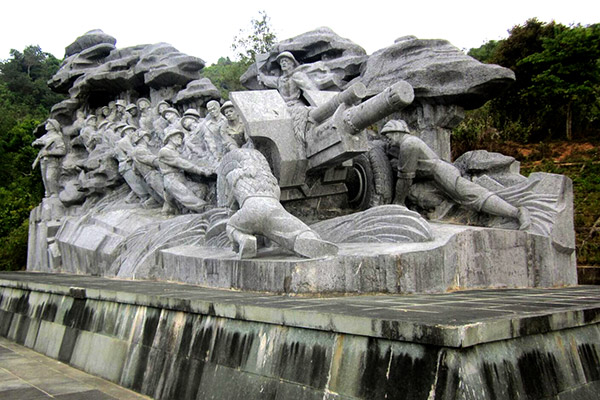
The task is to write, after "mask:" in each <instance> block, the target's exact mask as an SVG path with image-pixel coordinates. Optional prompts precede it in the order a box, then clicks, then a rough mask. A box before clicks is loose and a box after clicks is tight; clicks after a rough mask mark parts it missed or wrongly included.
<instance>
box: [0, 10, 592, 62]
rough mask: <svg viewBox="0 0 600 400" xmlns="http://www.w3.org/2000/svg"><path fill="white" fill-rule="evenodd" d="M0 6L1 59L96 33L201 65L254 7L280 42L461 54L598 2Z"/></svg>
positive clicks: (577, 16)
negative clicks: (408, 38)
mask: <svg viewBox="0 0 600 400" xmlns="http://www.w3.org/2000/svg"><path fill="white" fill-rule="evenodd" d="M1 9H2V17H1V18H0V59H7V58H8V57H9V51H10V49H11V48H15V49H17V50H19V51H22V50H23V49H24V48H25V46H27V45H30V44H37V45H40V46H41V48H42V50H44V51H46V52H49V53H52V54H54V55H55V56H56V57H58V58H62V57H63V56H64V48H65V47H66V46H68V45H69V44H70V43H72V42H73V41H74V40H75V39H76V38H77V37H78V36H81V35H82V34H84V33H85V32H87V31H89V30H92V29H102V30H103V31H104V32H105V33H107V34H109V35H112V36H114V37H115V38H116V39H117V47H127V46H133V45H137V44H146V43H158V42H167V43H170V44H172V45H173V46H175V47H176V48H177V49H178V50H180V51H182V52H184V53H187V54H189V55H192V56H196V57H200V58H202V59H203V60H204V61H206V63H207V65H210V64H212V63H215V62H216V61H217V60H218V59H219V57H221V56H233V54H232V51H231V43H232V42H233V37H234V36H236V35H237V34H238V33H239V31H240V29H242V28H249V27H250V20H251V19H252V18H258V16H259V15H258V11H260V10H264V11H266V13H267V15H268V16H269V17H270V18H271V27H272V28H273V30H274V31H275V33H276V34H277V37H278V39H279V40H283V39H287V38H290V37H294V36H296V35H299V34H301V33H303V32H307V31H310V30H313V29H315V28H317V27H320V26H328V27H330V28H331V29H333V31H335V32H336V33H337V34H338V35H340V36H342V37H345V38H348V39H350V40H352V41H353V42H355V43H357V44H358V45H360V46H362V47H363V48H365V50H366V51H367V53H369V54H371V53H373V52H374V51H376V50H378V49H381V48H384V47H386V46H388V45H390V44H392V43H393V42H394V40H395V39H396V38H398V37H401V36H405V35H414V36H417V37H419V38H421V39H439V38H441V39H447V40H449V41H450V42H451V43H452V44H454V45H455V46H457V47H458V48H461V49H467V50H468V49H470V48H472V47H479V46H480V45H482V44H483V43H485V42H486V41H488V40H492V39H496V40H497V39H502V38H506V37H507V36H508V33H507V30H508V29H510V28H511V27H512V26H514V25H517V24H523V23H524V22H525V21H526V20H527V19H529V18H533V17H537V18H538V19H539V20H541V21H544V22H548V21H551V20H555V21H557V22H560V23H563V24H565V25H569V24H572V23H581V24H583V25H587V24H592V23H598V22H600V1H598V0H585V1H584V0H570V1H565V0H543V1H542V0H498V1H493V2H492V1H486V0H478V1H475V0H455V1H449V0H445V1H441V0H425V1H416V0H415V1H411V2H408V1H402V0H400V1H398V0H396V1H389V0H388V1H380V0H366V1H362V2H361V1H352V0H345V1H326V0H320V1H315V0H304V1H297V2H294V1H291V0H279V1H273V0H247V1H233V0H231V1H227V0H211V1H206V0H196V1H187V0H180V1H161V2H158V1H149V0H146V1H137V0H134V1H130V0H120V1H114V0H103V1H96V2H87V1H83V0H78V1H71V0H55V1H51V0H45V1H39V0H29V1H27V0H13V1H10V3H8V2H3V4H2V6H1Z"/></svg>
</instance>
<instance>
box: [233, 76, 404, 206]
mask: <svg viewBox="0 0 600 400" xmlns="http://www.w3.org/2000/svg"><path fill="white" fill-rule="evenodd" d="M230 97H231V101H232V102H233V104H234V106H235V108H236V109H237V111H238V113H239V115H240V118H241V120H242V121H243V123H244V125H245V128H246V132H247V133H248V135H249V136H250V137H251V138H252V139H253V141H254V144H255V146H256V148H257V149H258V150H260V151H261V152H262V153H263V154H264V155H265V156H266V157H267V159H268V160H269V163H270V165H271V168H272V170H273V173H274V175H275V176H276V177H277V179H278V181H279V186H280V188H281V200H282V201H289V200H300V199H307V198H315V197H322V196H330V195H335V194H345V193H346V192H347V191H348V189H347V187H346V184H345V182H346V179H347V177H348V172H349V170H350V168H351V166H352V164H351V162H348V161H349V160H351V159H352V158H354V157H356V156H358V155H360V154H363V153H365V152H367V151H368V150H369V143H368V139H367V132H366V130H365V129H366V128H367V127H369V126H371V125H373V124H375V123H376V122H378V121H380V120H381V119H383V118H385V117H387V116H388V115H390V114H392V113H394V112H397V111H399V110H401V109H403V108H404V107H406V106H408V105H409V104H411V103H412V101H413V99H414V92H413V89H412V87H411V86H410V84H408V83H407V82H404V81H399V82H397V83H395V84H394V85H392V86H390V87H388V88H387V89H385V90H384V91H382V92H381V93H379V94H378V95H376V96H374V97H371V98H369V99H367V100H365V98H366V97H367V90H366V88H365V86H364V85H363V84H362V83H357V84H354V85H352V86H350V87H349V88H348V89H346V90H345V91H343V92H325V91H305V92H304V98H305V100H306V101H307V102H308V103H309V104H310V106H311V107H310V108H309V110H308V123H307V125H306V126H307V129H306V131H305V135H304V141H303V140H302V139H301V138H298V135H296V134H295V133H294V127H293V118H292V115H291V113H290V111H289V109H288V106H287V105H286V103H285V101H284V100H283V98H282V97H281V95H280V94H279V92H278V91H277V90H255V91H247V92H232V93H230Z"/></svg>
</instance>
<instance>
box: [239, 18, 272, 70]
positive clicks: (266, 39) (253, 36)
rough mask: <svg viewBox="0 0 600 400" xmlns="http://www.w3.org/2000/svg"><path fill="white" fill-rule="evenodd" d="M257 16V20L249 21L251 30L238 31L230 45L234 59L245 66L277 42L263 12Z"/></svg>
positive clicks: (269, 21) (269, 19)
mask: <svg viewBox="0 0 600 400" xmlns="http://www.w3.org/2000/svg"><path fill="white" fill-rule="evenodd" d="M258 15H259V17H258V18H252V20H250V25H251V29H250V30H245V29H240V32H239V34H238V35H237V36H235V37H234V38H233V44H232V45H231V49H232V50H233V51H234V53H235V55H236V57H237V58H239V60H240V61H242V62H243V63H245V64H246V65H247V66H249V65H250V64H252V63H253V62H254V59H255V57H256V55H257V54H262V53H266V52H268V51H269V50H270V49H271V47H273V44H275V42H276V41H277V35H276V34H275V33H274V32H273V29H272V28H271V18H269V16H268V15H267V13H266V12H265V11H259V12H258Z"/></svg>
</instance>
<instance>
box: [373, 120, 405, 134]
mask: <svg viewBox="0 0 600 400" xmlns="http://www.w3.org/2000/svg"><path fill="white" fill-rule="evenodd" d="M390 132H403V133H410V130H409V129H408V124H407V123H406V122H405V121H403V120H401V119H400V120H395V119H393V120H391V121H388V122H387V123H386V124H385V125H384V126H383V129H382V130H381V132H380V133H381V134H382V135H387V134H388V133H390Z"/></svg>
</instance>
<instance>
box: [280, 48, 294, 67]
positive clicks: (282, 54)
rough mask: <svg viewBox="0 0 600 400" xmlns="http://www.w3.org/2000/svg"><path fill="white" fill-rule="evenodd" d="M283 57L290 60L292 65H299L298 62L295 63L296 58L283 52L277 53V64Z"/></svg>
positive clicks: (287, 52)
mask: <svg viewBox="0 0 600 400" xmlns="http://www.w3.org/2000/svg"><path fill="white" fill-rule="evenodd" d="M283 57H285V58H289V59H290V60H292V61H293V62H294V65H298V64H299V62H298V61H296V58H295V57H294V55H293V54H292V53H290V52H289V51H284V52H283V53H279V55H278V56H277V58H276V60H277V62H279V60H281V59H282V58H283Z"/></svg>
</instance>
